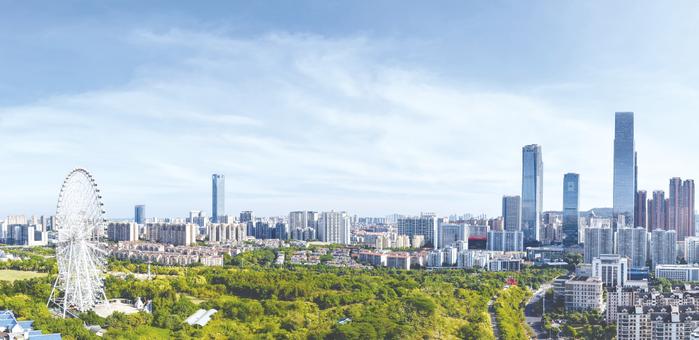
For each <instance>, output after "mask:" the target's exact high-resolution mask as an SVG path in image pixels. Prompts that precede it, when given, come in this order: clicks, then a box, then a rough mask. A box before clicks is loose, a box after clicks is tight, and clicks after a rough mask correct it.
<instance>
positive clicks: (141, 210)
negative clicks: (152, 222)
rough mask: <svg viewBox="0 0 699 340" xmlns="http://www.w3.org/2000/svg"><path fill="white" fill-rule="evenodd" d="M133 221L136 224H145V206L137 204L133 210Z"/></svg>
mask: <svg viewBox="0 0 699 340" xmlns="http://www.w3.org/2000/svg"><path fill="white" fill-rule="evenodd" d="M134 221H135V222H136V223H137V224H143V223H146V206H145V205H143V204H139V205H137V206H136V207H135V208H134Z"/></svg>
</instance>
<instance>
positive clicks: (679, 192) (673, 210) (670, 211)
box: [667, 177, 695, 241]
mask: <svg viewBox="0 0 699 340" xmlns="http://www.w3.org/2000/svg"><path fill="white" fill-rule="evenodd" d="M667 215H668V216H667V220H668V229H669V230H675V231H677V240H679V241H683V240H684V239H685V238H686V237H688V236H694V233H695V226H694V180H691V179H688V180H685V181H682V179H681V178H679V177H674V178H672V179H670V198H669V199H668V205H667Z"/></svg>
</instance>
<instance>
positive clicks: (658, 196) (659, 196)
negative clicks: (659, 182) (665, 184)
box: [648, 190, 667, 231]
mask: <svg viewBox="0 0 699 340" xmlns="http://www.w3.org/2000/svg"><path fill="white" fill-rule="evenodd" d="M666 211H667V205H666V200H665V191H662V190H656V191H653V198H652V199H651V200H649V201H648V231H653V230H655V229H663V230H665V229H667V214H666V213H665V212H666Z"/></svg>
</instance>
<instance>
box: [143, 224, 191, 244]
mask: <svg viewBox="0 0 699 340" xmlns="http://www.w3.org/2000/svg"><path fill="white" fill-rule="evenodd" d="M197 229H198V226H197V225H196V224H191V223H187V224H185V223H148V224H146V239H147V240H148V241H150V242H157V243H167V244H173V245H176V246H189V245H191V244H192V243H194V242H195V241H196V235H197Z"/></svg>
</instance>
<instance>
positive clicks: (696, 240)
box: [684, 236, 699, 264]
mask: <svg viewBox="0 0 699 340" xmlns="http://www.w3.org/2000/svg"><path fill="white" fill-rule="evenodd" d="M684 257H685V259H686V260H687V264H693V263H699V237H697V236H689V237H687V238H685V239H684Z"/></svg>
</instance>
